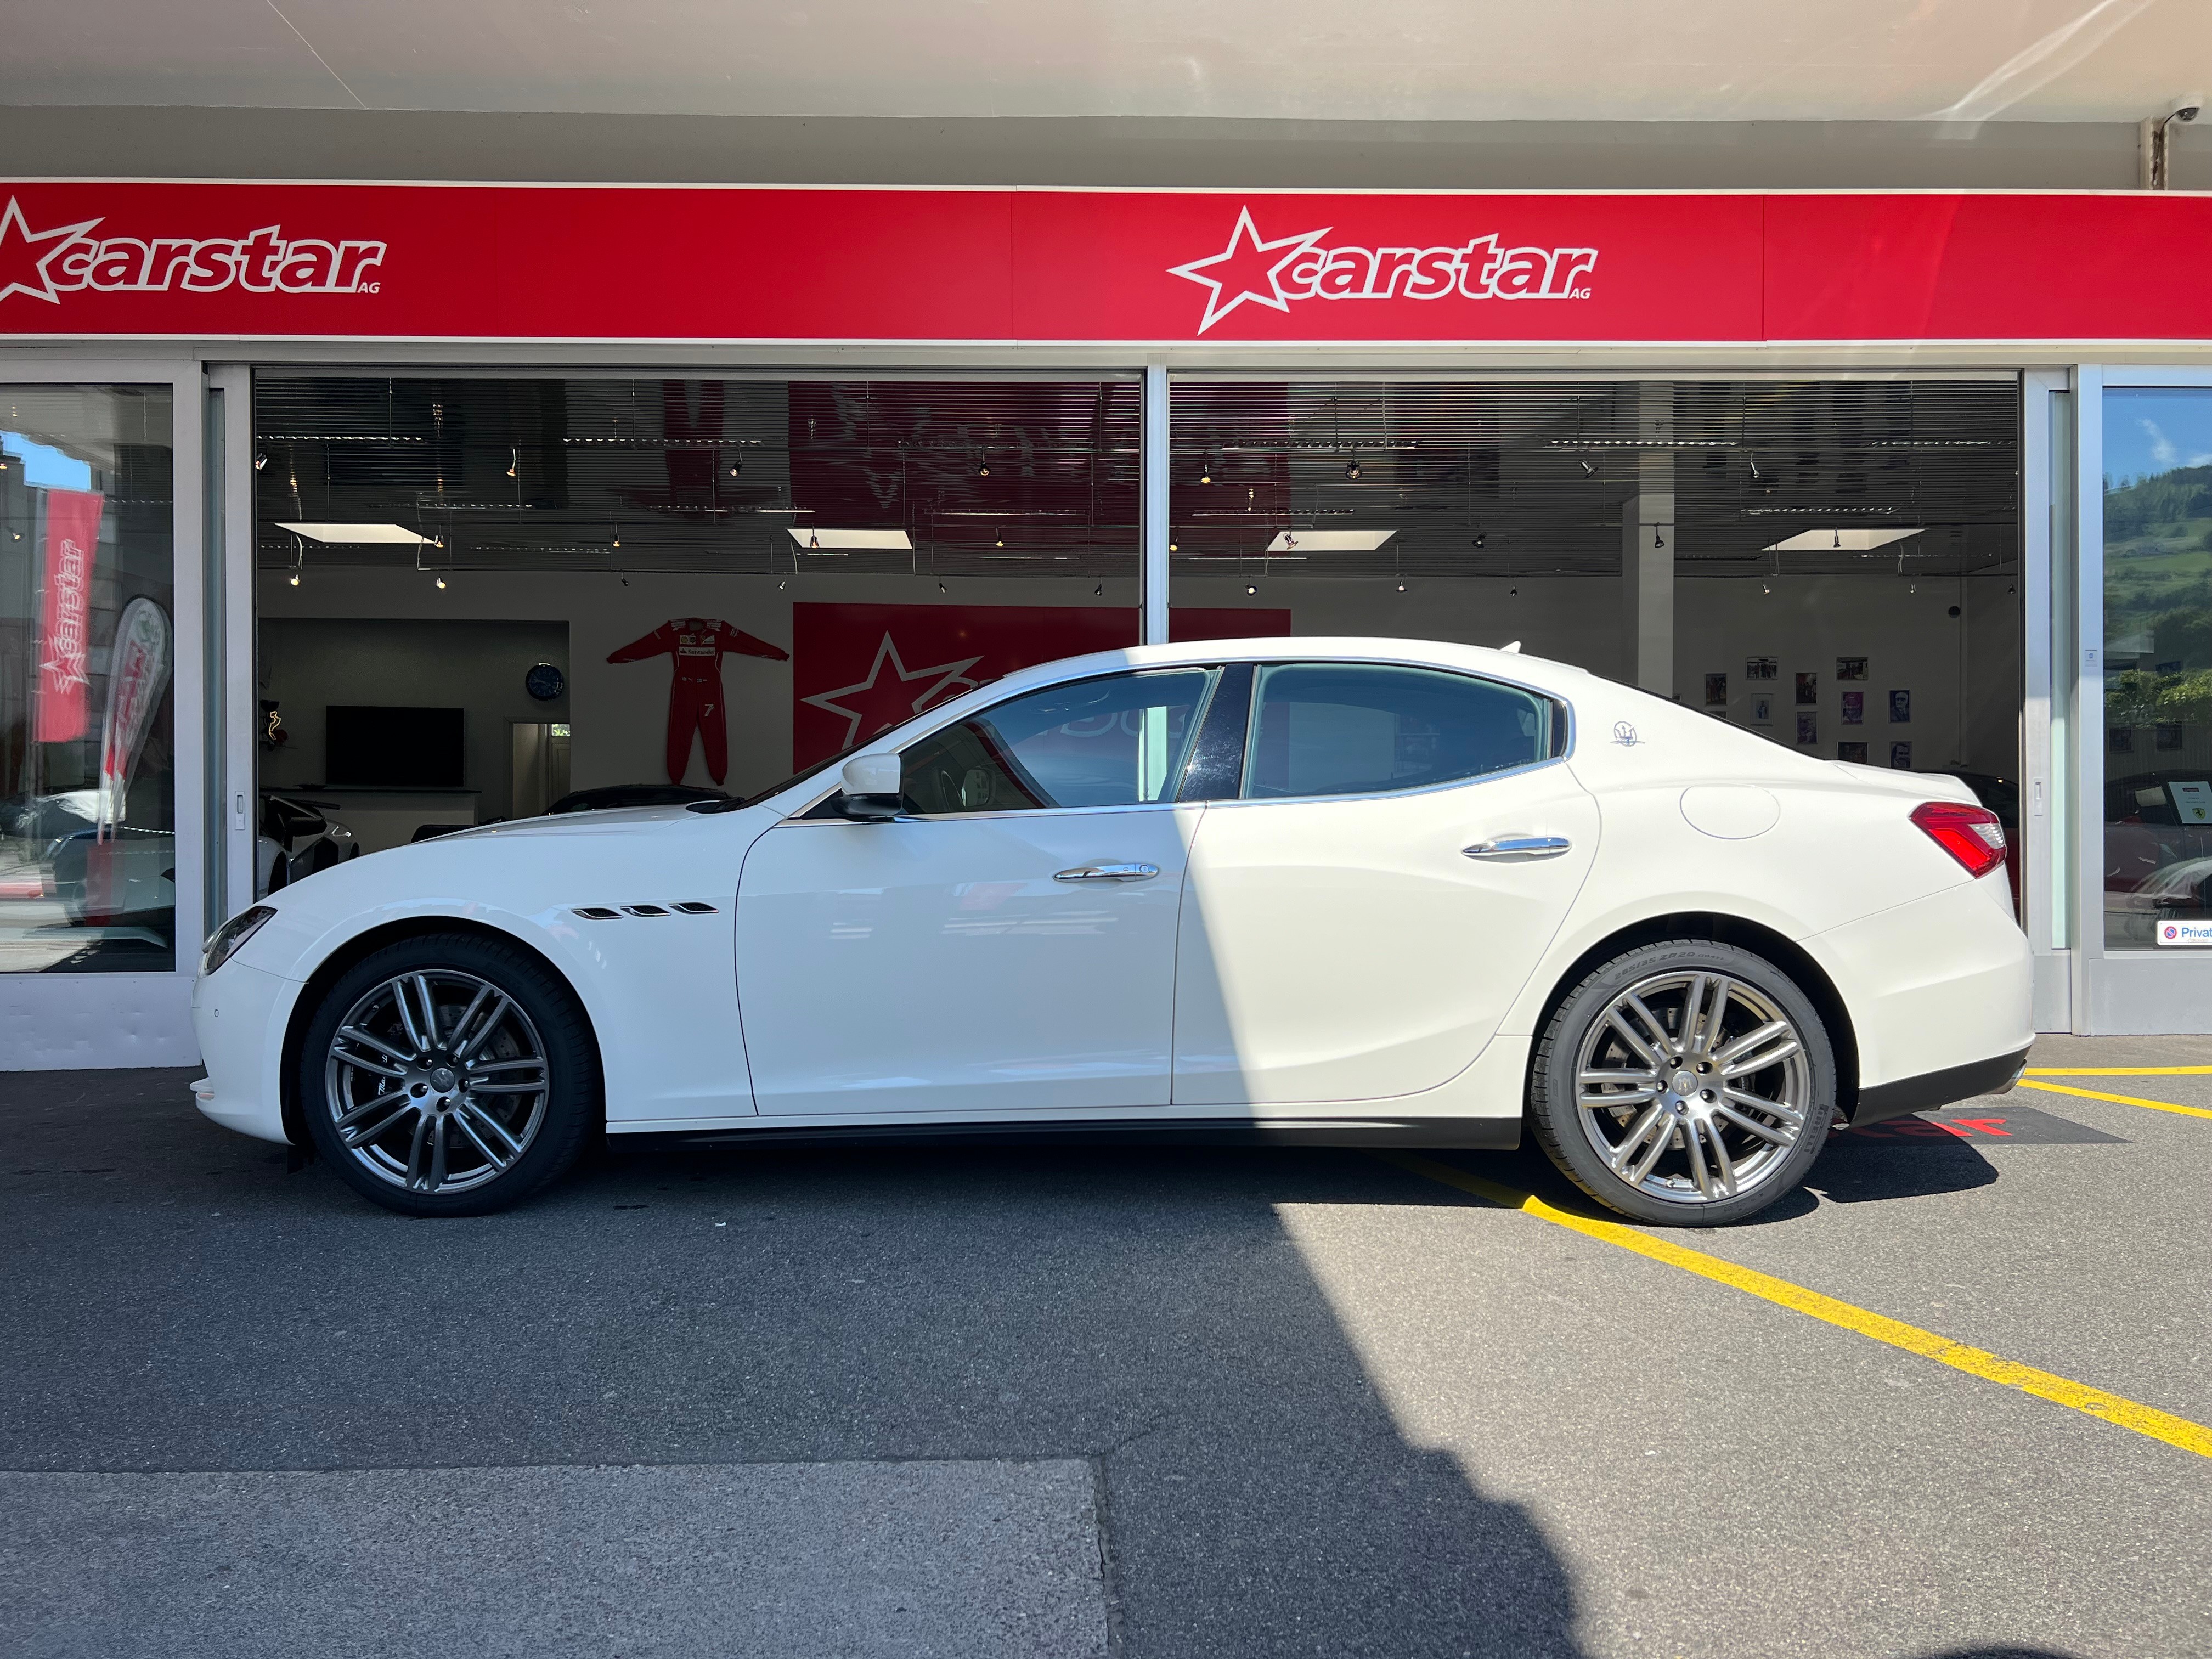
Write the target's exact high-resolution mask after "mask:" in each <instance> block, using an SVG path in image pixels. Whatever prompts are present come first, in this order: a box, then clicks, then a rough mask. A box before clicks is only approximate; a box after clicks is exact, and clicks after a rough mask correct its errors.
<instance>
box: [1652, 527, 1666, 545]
mask: <svg viewBox="0 0 2212 1659" xmlns="http://www.w3.org/2000/svg"><path fill="white" fill-rule="evenodd" d="M1651 545H1652V546H1654V547H1664V546H1666V545H1667V538H1665V537H1664V536H1662V535H1661V534H1660V533H1659V526H1657V525H1656V524H1655V525H1653V526H1651Z"/></svg>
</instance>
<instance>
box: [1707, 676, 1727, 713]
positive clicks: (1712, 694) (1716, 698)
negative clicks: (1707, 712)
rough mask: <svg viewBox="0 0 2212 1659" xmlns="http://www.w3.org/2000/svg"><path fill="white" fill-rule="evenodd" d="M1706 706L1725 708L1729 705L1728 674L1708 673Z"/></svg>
mask: <svg viewBox="0 0 2212 1659" xmlns="http://www.w3.org/2000/svg"><path fill="white" fill-rule="evenodd" d="M1705 707H1706V708H1727V707H1728V676H1727V675H1725V674H1708V675H1706V676H1705Z"/></svg>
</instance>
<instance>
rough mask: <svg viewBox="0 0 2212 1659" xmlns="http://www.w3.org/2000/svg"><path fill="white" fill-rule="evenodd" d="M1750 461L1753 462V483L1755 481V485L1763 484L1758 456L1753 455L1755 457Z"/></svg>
mask: <svg viewBox="0 0 2212 1659" xmlns="http://www.w3.org/2000/svg"><path fill="white" fill-rule="evenodd" d="M1749 459H1750V461H1751V477H1752V481H1753V483H1760V482H1763V480H1762V477H1761V475H1760V473H1759V457H1758V456H1756V455H1753V456H1752V457H1750V458H1749Z"/></svg>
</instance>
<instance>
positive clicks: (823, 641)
mask: <svg viewBox="0 0 2212 1659" xmlns="http://www.w3.org/2000/svg"><path fill="white" fill-rule="evenodd" d="M1169 631H1170V634H1172V635H1174V637H1175V638H1176V639H1177V640H1235V639H1248V638H1251V637H1253V636H1255V635H1279V634H1287V633H1289V632H1290V631H1291V613H1290V612H1289V611H1256V610H1255V611H1231V610H1196V609H1189V608H1183V609H1178V610H1176V611H1172V612H1170V616H1169ZM1136 642H1137V613H1136V612H1135V611H1123V610H1121V609H1119V608H1116V607H1112V606H1107V605H1096V606H1076V605H1049V606H1048V605H793V606H792V607H791V643H792V659H793V660H792V665H791V668H792V704H791V708H792V729H791V757H792V759H791V763H792V764H793V766H794V767H806V766H811V765H813V764H814V763H815V762H817V761H821V760H827V759H828V758H829V757H830V756H832V755H834V754H836V753H837V751H838V750H841V749H848V748H850V747H851V746H852V745H853V744H856V743H861V742H865V741H866V739H868V738H872V737H874V736H875V735H876V734H877V733H878V732H887V731H889V730H890V728H891V727H892V726H896V725H898V724H899V722H901V721H902V720H912V719H913V718H914V717H915V715H916V714H920V713H921V711H922V710H923V709H925V708H930V707H932V706H933V704H936V703H940V702H945V701H946V700H947V699H949V698H952V697H957V696H959V695H960V694H961V693H962V692H963V691H972V690H975V688H976V687H977V686H979V685H983V684H987V683H988V682H990V681H992V680H995V679H999V678H1003V677H1004V676H1006V675H1008V674H1011V673H1012V672H1013V671H1015V670H1016V669H1018V668H1031V667H1034V666H1036V665H1037V664H1038V663H1041V662H1052V661H1054V660H1056V659H1059V658H1061V657H1079V656H1081V655H1083V654H1084V653H1085V652H1091V651H1119V650H1123V649H1126V648H1127V647H1130V646H1133V645H1134V644H1135V643H1136Z"/></svg>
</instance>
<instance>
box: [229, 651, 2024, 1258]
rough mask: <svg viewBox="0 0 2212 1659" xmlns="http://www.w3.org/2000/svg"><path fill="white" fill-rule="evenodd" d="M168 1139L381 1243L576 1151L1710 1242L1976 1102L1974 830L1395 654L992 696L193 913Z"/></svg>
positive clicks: (1970, 813) (1995, 879)
mask: <svg viewBox="0 0 2212 1659" xmlns="http://www.w3.org/2000/svg"><path fill="white" fill-rule="evenodd" d="M210 963H212V964H213V965H212V966H211V967H210V968H209V969H207V970H206V971H204V973H203V975H202V977H201V979H200V981H199V982H198V985H197V989H196V993H195V999H194V1004H195V1010H196V1014H197V1025H198V1030H199V1035H200V1041H201V1044H202V1048H203V1052H204V1055H205V1058H206V1061H207V1066H208V1073H209V1076H208V1079H207V1080H206V1081H205V1082H204V1083H203V1084H201V1085H197V1090H198V1095H199V1100H200V1104H201V1107H202V1109H204V1111H206V1112H207V1113H208V1115H210V1116H211V1117H213V1118H214V1119H216V1121H219V1122H222V1123H225V1124H228V1125H229V1126H230V1127H234V1128H237V1129H240V1130H243V1131H245V1132H246V1133H250V1134H254V1135H258V1136H261V1137H263V1138H264V1139H270V1140H291V1141H293V1142H295V1144H301V1145H307V1144H312V1145H313V1146H314V1147H315V1148H316V1149H317V1150H318V1151H319V1152H320V1153H321V1155H322V1156H323V1157H324V1158H325V1159H327V1160H329V1161H331V1163H332V1164H334V1165H335V1166H336V1167H337V1170H338V1171H339V1173H340V1174H341V1175H342V1176H343V1177H344V1178H345V1179H347V1180H348V1181H349V1182H351V1183H352V1184H353V1185H355V1186H356V1188H357V1189H358V1190H360V1191H362V1193H363V1194H366V1195H368V1196H369V1197H371V1198H373V1199H374V1200H377V1201H380V1202H382V1203H386V1204H387V1205H390V1206H392V1207H395V1208H400V1209H404V1210H409V1211H411V1212H417V1213H439V1212H469V1211H471V1210H477V1209H484V1208H490V1207H494V1206H496V1205H497V1204H499V1203H502V1202H507V1201H512V1200H513V1199H514V1198H516V1197H519V1196H521V1195H523V1194H526V1192H528V1191H529V1190H532V1189H533V1188H535V1187H536V1186H537V1185H539V1184H542V1182H544V1181H545V1180H549V1179H550V1178H551V1177H552V1176H553V1175H554V1174H556V1173H558V1170H559V1168H560V1167H561V1166H562V1164H565V1163H566V1161H567V1159H568V1157H569V1156H571V1155H572V1154H573V1152H574V1146H576V1145H578V1144H580V1141H581V1139H582V1138H583V1136H584V1135H585V1134H586V1133H588V1132H590V1131H592V1130H593V1129H596V1128H597V1127H599V1123H600V1121H602V1120H604V1122H605V1127H606V1129H607V1130H608V1131H609V1132H611V1133H675V1134H683V1135H689V1136H694V1137H700V1138H705V1139H720V1140H742V1139H744V1138H746V1137H749V1136H752V1137H760V1138H763V1139H766V1138H769V1137H777V1136H789V1135H794V1134H805V1135H809V1136H814V1135H822V1134H836V1133H843V1132H857V1133H870V1134H882V1133H1003V1132H1019V1133H1039V1132H1045V1131H1055V1130H1056V1131H1061V1132H1066V1133H1080V1134H1098V1133H1115V1132H1140V1133H1148V1134H1150V1133H1180V1134H1184V1135H1190V1136H1194V1137H1205V1138H1260V1139H1307V1140H1317V1141H1322V1142H1332V1143H1339V1144H1351V1145H1376V1144H1403V1145H1427V1146H1489V1147H1503V1146H1512V1145H1514V1144H1516V1142H1517V1140H1518V1139H1519V1138H1520V1136H1521V1134H1522V1129H1523V1126H1524V1123H1525V1124H1526V1125H1527V1126H1528V1127H1529V1128H1531V1129H1532V1130H1533V1131H1534V1133H1536V1134H1537V1136H1538V1137H1539V1139H1541V1141H1542V1143H1543V1144H1544V1146H1545V1147H1546V1150H1547V1152H1550V1153H1551V1154H1552V1155H1553V1158H1555V1159H1557V1160H1558V1161H1559V1163H1560V1164H1561V1166H1562V1167H1563V1168H1565V1170H1567V1171H1568V1173H1570V1174H1571V1175H1572V1176H1574V1178H1575V1179H1576V1180H1577V1181H1578V1182H1581V1183H1582V1184H1583V1186H1584V1187H1585V1188H1587V1189H1589V1191H1590V1192H1592V1193H1593V1194H1595V1196H1597V1197H1599V1198H1600V1199H1601V1200H1603V1201H1605V1202H1607V1203H1608V1204H1610V1205H1613V1206H1614V1207H1616V1208H1618V1209H1620V1210H1623V1211H1624V1212H1627V1213H1630V1214H1633V1215H1638V1216H1642V1217H1644V1218H1648V1219H1652V1220H1657V1221H1662V1222H1702V1223H1711V1222H1716V1221H1726V1220H1731V1219H1735V1218H1738V1217H1740V1216H1741V1215H1744V1214H1747V1213H1750V1212H1752V1211H1753V1210H1756V1209H1758V1208H1759V1207H1763V1206H1765V1204H1767V1203H1769V1202H1771V1201H1772V1200H1773V1199H1774V1198H1776V1197H1778V1196H1779V1195H1780V1194H1781V1193H1782V1192H1783V1191H1784V1190H1787V1188H1789V1187H1790V1186H1792V1185H1794V1184H1795V1182H1796V1179H1797V1178H1798V1177H1799V1176H1802V1171H1803V1170H1804V1168H1805V1167H1807V1166H1808V1165H1809V1164H1810V1162H1811V1160H1812V1158H1814V1156H1815V1155H1817V1152H1818V1151H1819V1147H1820V1143H1821V1142H1822V1141H1823V1140H1824V1139H1825V1138H1826V1133H1827V1131H1828V1129H1829V1128H1830V1127H1831V1125H1832V1123H1833V1122H1834V1121H1838V1120H1842V1119H1851V1120H1855V1121H1862V1122H1863V1121H1871V1120H1873V1119H1874V1118H1876V1117H1881V1116H1887V1115H1895V1114H1897V1113H1900V1112H1905V1111H1910V1110H1913V1109H1919V1108H1922V1107H1926V1106H1932V1105H1936V1104H1940V1103H1944V1102H1948V1101H1949V1100H1953V1099H1958V1098H1963V1097H1967V1096H1970V1095H1973V1094H1976V1093H1979V1092H1983V1091H1993V1090H1999V1089H2002V1088H2005V1087H2008V1086H2009V1085H2010V1084H2011V1082H2012V1080H2013V1079H2014V1078H2015V1077H2016V1076H2017V1074H2018V1072H2019V1069H2020V1066H2021V1063H2022V1060H2023V1057H2024V1055H2025V1052H2026V1050H2027V1045H2028V1042H2029V1039H2030V1036H2031V1024H2030V1015H2029V991H2030V980H2029V957H2028V951H2027V944H2026V941H2025V939H2024V938H2023V936H2022V935H2021V933H2020V930H2019V929H2018V927H2016V926H2015V922H2014V921H2013V917H2012V908H2011V900H2010V896H2009V894H2008V890H2007V886H2006V881H2005V876H2004V869H2003V837H2002V832H2001V831H2000V830H1999V829H1997V827H1996V820H1995V817H1994V816H1993V815H1992V814H1990V813H1989V812H1987V811H1984V809H1982V808H1981V807H1979V806H1978V805H1975V804H1974V803H1973V799H1972V794H1971V792H1969V791H1968V790H1967V789H1966V787H1964V786H1962V785H1960V784H1958V783H1956V782H1955V781H1952V780H1949V779H1945V778H1939V777H1929V776H1923V775H1911V774H1907V773H1891V772H1885V771H1879V770H1875V769H1869V768H1865V767H1856V766H1848V765H1844V764H1840V763H1830V762H1825V761H1819V760H1814V759H1812V758H1809V757H1805V756H1802V755H1799V754H1796V753H1793V752H1791V751H1790V750H1785V749H1784V748H1781V747H1779V746H1778V745H1776V744H1772V743H1770V742H1767V741H1765V739H1763V738H1759V737H1756V736H1754V735H1753V734H1751V733H1750V732H1745V731H1742V730H1740V729H1738V728H1735V727H1733V726H1729V725H1727V724H1725V723H1724V722H1721V721H1717V720H1713V719H1711V718H1709V717H1707V716H1705V715H1703V714H1696V713H1692V712H1691V711H1689V710H1687V709H1685V708H1680V707H1678V706H1676V705H1674V704H1672V703H1669V702H1665V701H1662V700H1661V699H1658V698H1655V697H1652V696H1647V695H1646V694H1644V693H1643V692H1640V691H1637V690H1632V689H1630V688H1627V687H1624V686H1621V685H1619V684H1613V683H1611V682H1608V681H1606V680H1602V679H1599V678H1594V677H1592V676H1591V675H1589V674H1587V673H1585V672H1583V671H1581V670H1578V669H1575V668H1571V667H1568V666H1565V665H1561V664H1558V663H1552V662H1546V661H1542V660H1539V659H1530V658H1527V657H1523V656H1521V655H1518V654H1516V653H1510V652H1498V651H1491V650H1486V649H1481V648H1478V647H1465V646H1456V645H1444V644H1430V643H1425V642H1415V641H1403V640H1313V639H1297V640H1282V639H1278V640H1256V641H1228V642H1218V641H1217V642H1209V643H1207V644H1204V645H1192V646H1175V647H1142V648H1139V649H1133V650H1129V651H1124V652H1115V653H1103V654H1100V655H1097V656H1091V657H1085V658H1080V659H1073V660H1071V661H1066V662H1060V663H1055V664H1051V665H1045V666H1042V667H1039V668H1034V669H1029V670H1025V671H1021V672H1018V673H1016V674H1013V675H1011V676H1009V677H1008V678H1006V679H1004V680H1001V681H999V682H997V683H995V684H990V685H987V686H984V687H982V688H981V689H980V690H975V691H971V692H969V693H968V694H966V695H965V696H961V697H959V698H957V699H955V700H953V701H951V702H947V703H945V704H944V705H942V706H941V707H939V708H934V709H932V710H930V711H928V712H927V713H926V714H922V715H921V716H919V717H917V718H916V719H915V720H912V721H910V722H908V724H906V725H905V726H901V727H899V728H897V729H896V730H894V731H891V732H886V733H884V734H883V735H882V736H881V737H879V738H875V739H872V740H871V741H869V742H867V743H866V744H863V745H862V746H861V747H860V750H858V752H857V753H856V754H854V757H853V758H852V759H850V760H849V761H848V762H847V763H845V765H844V766H843V768H842V771H841V770H840V769H837V768H836V767H834V766H827V765H825V767H824V768H823V769H820V770H817V771H816V772H814V773H812V774H811V775H801V776H800V777H799V778H798V779H796V780H794V781H792V782H790V783H788V784H787V785H785V786H781V787H779V788H777V789H776V790H774V791H771V792H769V793H768V794H766V795H764V796H763V797H761V798H758V799H756V800H754V801H751V802H749V803H738V802H731V803H726V804H714V803H710V804H708V805H707V807H706V810H692V809H686V808H682V807H677V808H663V809H647V810H640V811H627V812H590V813H581V814H576V815H573V816H570V817H562V818H540V819H533V820H528V821H524V822H519V823H506V824H499V825H495V826H489V827H487V828H484V829H477V830H472V831H469V832H466V833H464V834H460V835H456V836H447V837H445V838H443V839H441V840H439V841H436V842H426V843H424V844H422V845H420V846H417V847H412V848H400V849H395V850H393V851H392V852H389V853H386V854H381V855H380V856H379V857H377V858H375V859H373V860H362V861H360V862H358V863H353V864H348V865H343V866H339V867H338V868H337V869H334V870H331V871H328V872H324V873H322V874H319V875H317V876H315V877H313V878H312V879H309V880H307V881H305V882H302V883H301V884H298V885H297V886H295V887H293V888H291V889H289V890H286V891H284V892H283V893H282V894H280V895H277V896H276V897H275V898H274V899H272V901H271V902H270V904H268V905H265V906H260V907H257V908H256V910H255V911H254V912H252V913H249V914H248V915H246V916H241V917H240V918H237V919H234V921H233V922H232V923H231V924H230V925H229V926H228V927H226V929H225V930H224V932H223V933H222V934H219V935H218V936H217V939H216V942H215V943H214V945H211V946H210Z"/></svg>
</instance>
